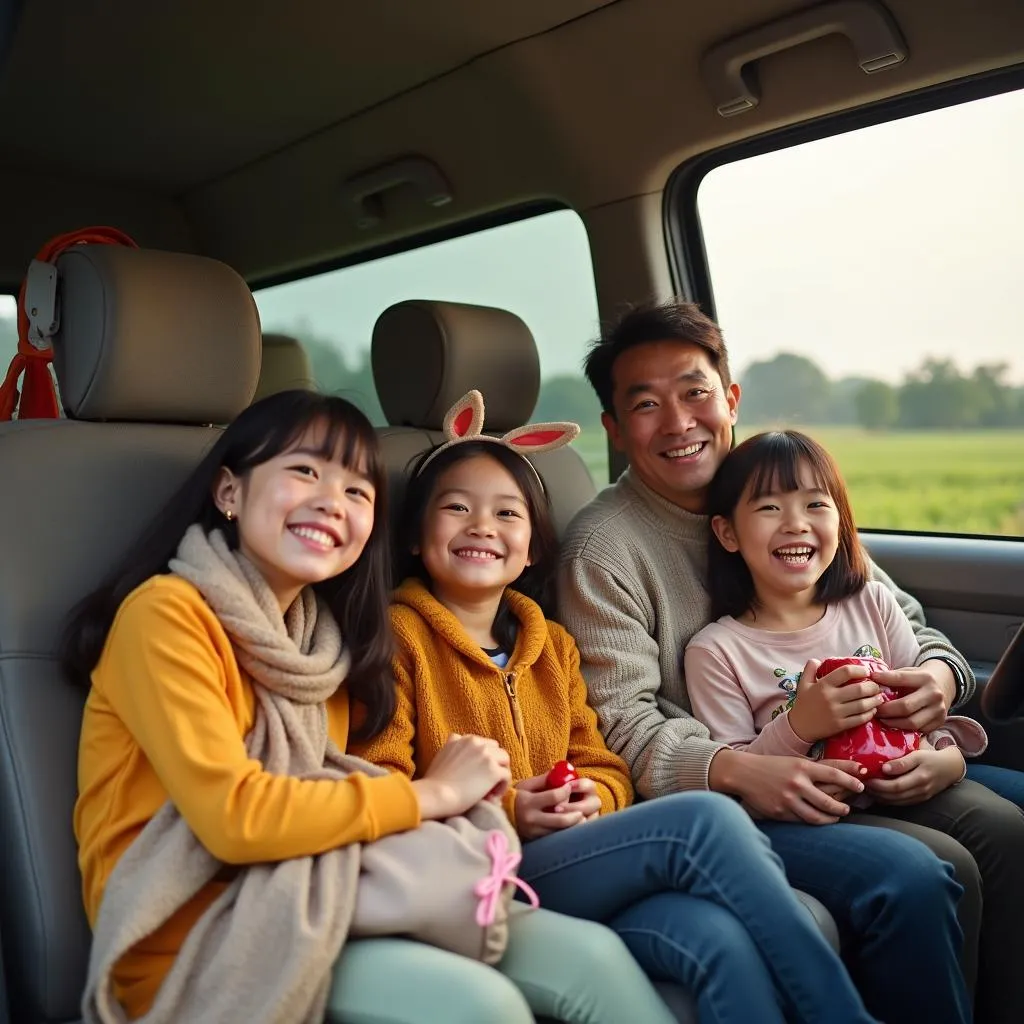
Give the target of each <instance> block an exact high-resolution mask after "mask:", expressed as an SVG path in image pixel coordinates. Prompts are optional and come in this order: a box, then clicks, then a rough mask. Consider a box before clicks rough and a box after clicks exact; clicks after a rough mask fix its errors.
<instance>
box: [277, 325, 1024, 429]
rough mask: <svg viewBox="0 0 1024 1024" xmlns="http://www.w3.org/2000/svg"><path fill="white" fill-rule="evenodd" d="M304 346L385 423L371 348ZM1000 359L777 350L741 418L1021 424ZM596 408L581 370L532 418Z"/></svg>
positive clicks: (753, 372) (588, 421) (875, 425)
mask: <svg viewBox="0 0 1024 1024" xmlns="http://www.w3.org/2000/svg"><path fill="white" fill-rule="evenodd" d="M285 333H293V334H294V335H296V336H297V337H300V338H301V339H302V341H303V343H304V344H305V345H306V348H307V350H308V352H309V355H310V359H311V361H312V364H313V374H314V377H315V379H316V381H317V383H318V384H319V386H320V387H321V388H323V389H324V390H327V391H331V392H339V393H341V394H347V395H348V396H349V397H351V398H353V399H354V400H356V401H357V402H358V403H359V404H360V405H361V407H362V408H363V409H364V411H365V412H366V413H367V414H368V415H369V416H370V417H371V419H373V420H374V422H376V423H382V422H383V414H382V413H381V410H380V404H379V403H378V402H377V397H376V391H375V388H374V386H373V371H372V369H371V366H370V354H369V352H368V351H364V352H362V353H361V354H360V355H359V356H358V357H357V359H356V360H355V361H354V363H352V364H350V363H349V362H346V360H345V358H344V356H343V355H342V354H341V353H340V352H339V350H338V349H337V347H336V346H335V345H334V344H333V343H332V342H331V341H330V340H328V339H325V338H321V337H318V336H317V335H316V334H315V333H314V332H313V331H312V330H310V327H309V324H308V323H302V324H299V325H298V329H297V330H296V329H293V330H292V331H290V332H285ZM1008 374H1009V367H1008V366H1007V365H1006V364H1004V363H995V364H981V365H979V366H977V367H975V368H974V369H973V370H972V371H969V372H961V370H960V369H959V368H958V367H957V366H956V365H955V364H954V363H953V362H952V361H951V360H948V359H925V360H924V361H923V362H922V363H921V365H920V366H919V367H918V369H916V370H914V371H913V372H911V373H908V374H907V375H906V376H905V378H904V380H903V381H902V382H901V383H899V384H889V383H886V382H885V381H882V380H877V379H872V378H870V377H842V378H839V379H837V380H832V379H830V378H829V377H828V375H827V374H826V373H825V372H824V371H823V370H822V369H821V367H820V366H819V365H818V364H817V363H816V362H815V361H814V360H813V359H809V358H807V357H806V356H800V355H794V354H792V353H781V354H779V355H777V356H774V357H772V358H771V359H766V360H761V361H758V362H754V363H751V364H750V365H749V366H748V367H747V368H746V369H745V370H744V371H743V372H742V373H741V374H740V375H739V382H740V384H741V385H742V387H743V419H744V421H745V422H747V423H756V424H770V423H786V424H792V425H799V424H807V425H812V424H836V425H840V424H846V425H858V426H861V427H864V428H866V429H868V430H890V429H895V430H898V429H903V430H955V429H979V428H1000V427H1002V428H1013V427H1022V426H1024V388H1022V387H1019V386H1014V385H1013V384H1011V383H1009V382H1008V381H1007V377H1008ZM600 416H601V410H600V407H599V406H598V403H597V399H596V398H595V396H594V392H593V391H592V390H591V388H590V385H589V384H588V383H587V382H586V380H585V379H584V378H583V376H582V374H580V375H573V374H560V375H556V376H553V377H546V378H545V379H544V380H543V381H542V383H541V389H540V396H539V398H538V401H537V408H536V410H535V411H534V418H535V419H540V420H559V419H571V420H574V421H575V422H577V423H579V424H580V425H581V426H583V427H584V428H593V429H596V428H599V427H600Z"/></svg>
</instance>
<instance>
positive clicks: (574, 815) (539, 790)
mask: <svg viewBox="0 0 1024 1024" xmlns="http://www.w3.org/2000/svg"><path fill="white" fill-rule="evenodd" d="M583 782H589V780H588V779H577V780H576V781H575V782H567V783H566V784H565V785H564V786H559V787H558V788H557V789H548V788H547V786H548V784H547V776H546V775H534V776H533V778H530V779H523V780H522V781H521V782H517V783H516V831H517V832H518V833H519V836H520V838H521V839H539V838H540V837H541V836H546V835H550V834H551V833H552V832H559V831H561V830H562V829H563V828H572V826H573V825H578V824H579V823H580V822H581V821H585V820H586V818H587V815H586V814H585V813H583V812H581V811H580V808H581V807H582V806H583V804H584V801H582V800H581V801H580V802H579V803H574V804H570V803H569V797H570V796H571V795H572V793H573V789H574V788H578V787H579V785H580V783H583ZM593 785H594V784H593V783H592V782H591V783H590V786H591V788H593ZM586 799H595V800H596V799H597V798H596V797H595V796H593V794H591V796H590V797H588V798H586ZM597 805H598V809H600V806H601V802H600V800H598V801H597ZM559 808H562V810H559ZM569 808H572V809H571V810H569Z"/></svg>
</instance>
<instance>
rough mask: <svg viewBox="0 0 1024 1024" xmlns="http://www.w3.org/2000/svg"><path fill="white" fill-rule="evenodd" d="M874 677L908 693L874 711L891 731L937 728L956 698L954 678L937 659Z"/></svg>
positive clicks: (877, 674)
mask: <svg viewBox="0 0 1024 1024" xmlns="http://www.w3.org/2000/svg"><path fill="white" fill-rule="evenodd" d="M874 678H875V679H876V680H877V681H878V682H879V683H881V684H882V685H883V686H888V687H891V688H892V689H894V690H907V691H909V692H907V693H906V694H904V695H903V696H902V697H900V698H899V699H898V700H891V701H889V702H888V703H886V704H883V705H882V706H881V707H880V708H879V709H878V717H879V719H880V720H882V721H883V722H884V723H885V724H886V725H888V726H891V727H892V728H893V729H905V730H907V731H908V732H922V733H927V732H932V730H934V729H938V728H940V727H941V726H942V723H943V722H945V720H946V712H947V711H948V710H949V707H950V705H951V704H952V703H953V700H954V699H955V697H956V676H954V675H953V670H952V669H951V668H950V667H949V664H948V663H947V662H945V661H941V660H940V659H938V658H929V659H928V661H926V662H925V663H924V664H923V665H918V666H916V667H912V668H897V669H889V670H887V671H885V672H875V673H874Z"/></svg>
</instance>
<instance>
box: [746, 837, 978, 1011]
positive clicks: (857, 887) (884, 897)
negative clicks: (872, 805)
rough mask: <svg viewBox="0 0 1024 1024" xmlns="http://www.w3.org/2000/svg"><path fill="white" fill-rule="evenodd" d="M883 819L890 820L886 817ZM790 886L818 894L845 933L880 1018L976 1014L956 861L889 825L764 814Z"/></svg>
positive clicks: (863, 988)
mask: <svg viewBox="0 0 1024 1024" xmlns="http://www.w3.org/2000/svg"><path fill="white" fill-rule="evenodd" d="M879 824H882V822H879ZM758 826H759V827H760V829H761V831H762V832H763V833H764V834H765V835H767V836H768V838H769V839H770V840H771V844H772V848H773V849H774V850H775V852H776V853H777V854H778V855H779V857H780V858H781V859H782V863H783V864H784V865H785V869H786V876H787V877H788V878H789V881H790V884H791V885H793V886H795V887H796V888H797V889H802V890H803V891H804V892H807V893H810V895H812V896H815V897H817V899H819V900H820V901H821V902H822V903H823V904H824V905H825V906H826V907H827V908H828V909H829V911H830V912H831V914H832V916H833V917H834V918H835V920H836V924H837V925H838V926H839V930H840V933H841V935H842V937H843V952H844V955H845V957H846V960H847V964H848V966H849V968H850V973H851V975H852V976H853V979H854V981H855V982H856V984H857V987H858V989H859V991H860V993H861V995H862V996H863V997H864V1002H865V1003H866V1004H867V1007H868V1009H869V1010H870V1011H871V1012H872V1013H873V1014H875V1016H877V1017H880V1018H881V1019H882V1020H886V1021H888V1020H892V1021H901V1020H923V1021H924V1020H927V1021H940V1020H941V1021H943V1022H948V1024H959V1022H967V1021H970V1020H971V999H970V997H969V995H968V991H967V985H966V984H965V982H964V976H963V972H962V971H961V969H960V953H961V948H962V944H963V932H962V931H961V928H960V924H959V922H958V921H957V914H956V908H957V901H958V899H959V897H960V894H961V892H962V888H961V886H960V885H959V883H958V882H957V881H956V880H955V875H954V871H953V867H952V865H951V864H949V863H947V862H946V861H944V860H940V859H939V858H938V857H937V856H936V855H935V854H934V853H932V851H931V850H929V849H928V847H927V846H925V844H924V843H922V842H920V841H919V840H917V839H914V838H912V837H911V836H908V835H904V834H903V833H901V832H898V831H895V830H893V829H891V828H879V827H873V826H872V825H871V824H865V825H861V824H853V823H849V822H841V823H839V824H836V825H804V824H799V823H795V822H786V821H760V822H758Z"/></svg>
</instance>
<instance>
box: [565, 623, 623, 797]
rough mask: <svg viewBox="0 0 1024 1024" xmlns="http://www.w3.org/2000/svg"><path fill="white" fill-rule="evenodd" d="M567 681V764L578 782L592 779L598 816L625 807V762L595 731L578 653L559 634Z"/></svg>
mask: <svg viewBox="0 0 1024 1024" xmlns="http://www.w3.org/2000/svg"><path fill="white" fill-rule="evenodd" d="M563 635H564V638H565V645H566V647H567V650H566V651H565V652H564V661H565V664H566V672H567V673H568V679H569V704H570V714H571V716H572V717H571V719H570V732H569V760H570V761H571V762H572V764H573V766H574V767H575V768H576V771H577V773H578V774H579V775H580V777H581V778H585V779H593V781H594V782H595V783H596V785H597V794H598V796H600V798H601V813H602V814H608V813H609V812H611V811H616V810H620V809H621V808H623V807H628V806H629V805H630V804H631V803H632V802H633V784H632V782H631V781H630V778H629V769H628V768H627V767H626V762H625V761H623V760H622V758H621V757H619V756H618V755H617V754H613V753H612V752H611V751H610V750H609V749H608V747H607V745H606V744H605V742H604V736H602V735H601V730H600V729H599V728H598V724H597V715H596V714H595V713H594V709H593V708H592V707H591V706H590V704H589V703H588V702H587V684H586V683H585V682H584V681H583V673H582V672H581V671H580V652H579V649H578V648H577V647H576V644H575V642H574V641H573V640H572V638H571V637H570V636H569V635H568V634H567V633H565V634H563Z"/></svg>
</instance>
